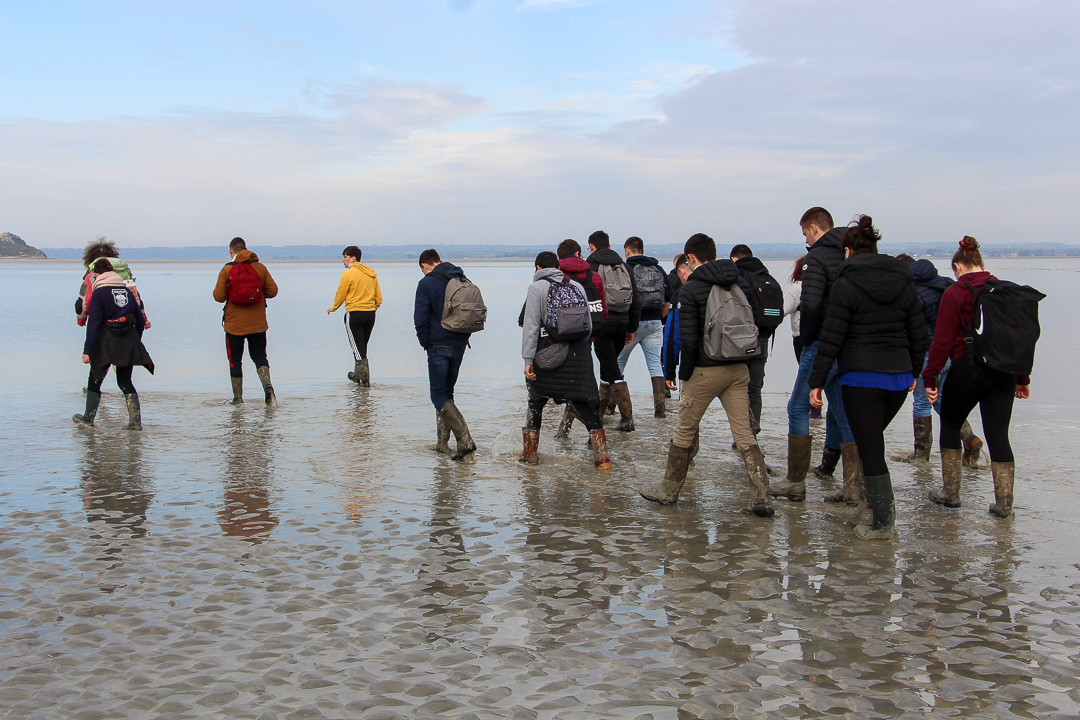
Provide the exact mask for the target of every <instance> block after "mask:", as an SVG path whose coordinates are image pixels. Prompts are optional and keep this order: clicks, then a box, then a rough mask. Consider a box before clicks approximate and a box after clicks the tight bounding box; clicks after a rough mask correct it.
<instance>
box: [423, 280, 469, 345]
mask: <svg viewBox="0 0 1080 720" xmlns="http://www.w3.org/2000/svg"><path fill="white" fill-rule="evenodd" d="M447 275H449V276H450V277H465V273H464V272H462V270H461V268H459V267H458V266H457V265H453V264H451V263H448V262H442V263H439V264H438V265H436V266H435V269H434V270H432V271H431V272H429V273H428V274H427V275H425V276H424V277H423V278H421V280H420V282H418V283H417V284H416V305H415V306H414V308H413V325H414V326H416V339H417V340H419V341H420V346H421V347H422V348H424V349H425V350H427V349H428V348H430V347H434V346H436V345H451V346H453V345H468V344H469V334H468V333H458V332H452V331H450V330H447V329H446V328H444V327H443V326H442V311H443V302H445V298H446V284H447V283H448V282H450V277H447Z"/></svg>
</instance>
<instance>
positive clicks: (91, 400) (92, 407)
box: [71, 390, 101, 427]
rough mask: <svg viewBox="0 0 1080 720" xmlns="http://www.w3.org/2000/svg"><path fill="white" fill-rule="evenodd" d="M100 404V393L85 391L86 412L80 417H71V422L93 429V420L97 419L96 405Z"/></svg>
mask: <svg viewBox="0 0 1080 720" xmlns="http://www.w3.org/2000/svg"><path fill="white" fill-rule="evenodd" d="M100 402H101V393H99V392H91V391H89V390H87V391H86V410H85V411H84V412H83V414H82V415H72V416H71V420H72V422H74V423H75V424H76V425H85V426H86V427H94V418H95V417H97V409H98V404H99V403H100Z"/></svg>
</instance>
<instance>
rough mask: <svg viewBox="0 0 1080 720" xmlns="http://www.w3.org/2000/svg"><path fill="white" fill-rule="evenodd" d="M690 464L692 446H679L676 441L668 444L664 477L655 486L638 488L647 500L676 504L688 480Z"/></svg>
mask: <svg viewBox="0 0 1080 720" xmlns="http://www.w3.org/2000/svg"><path fill="white" fill-rule="evenodd" d="M689 464H690V448H683V447H679V446H678V445H676V444H675V443H672V444H671V445H669V446H668V454H667V468H666V469H665V470H664V479H663V480H662V481H661V482H660V484H659V485H657V486H656V487H654V488H651V489H649V490H638V494H639V495H641V497H643V498H645V499H646V500H651V501H652V502H654V503H660V504H661V505H674V504H675V503H677V502H678V501H679V491H680V490H682V486H683V483H685V482H686V467H687V465H689Z"/></svg>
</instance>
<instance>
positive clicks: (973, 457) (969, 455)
mask: <svg viewBox="0 0 1080 720" xmlns="http://www.w3.org/2000/svg"><path fill="white" fill-rule="evenodd" d="M960 440H961V441H962V442H963V443H964V465H967V466H968V467H970V468H977V467H979V455H981V454H982V448H983V441H982V440H981V439H979V436H978V435H976V434H975V431H974V430H972V429H971V423H969V422H968V421H967V420H965V421H964V424H963V425H961V426H960Z"/></svg>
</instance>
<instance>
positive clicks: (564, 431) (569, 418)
mask: <svg viewBox="0 0 1080 720" xmlns="http://www.w3.org/2000/svg"><path fill="white" fill-rule="evenodd" d="M580 419H581V418H580V417H579V416H578V411H577V408H575V407H574V403H572V402H568V403H566V407H564V408H563V413H562V420H561V421H559V429H558V430H556V431H555V439H556V440H565V439H566V438H568V437H570V429H571V428H573V427H574V421H575V420H580Z"/></svg>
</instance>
